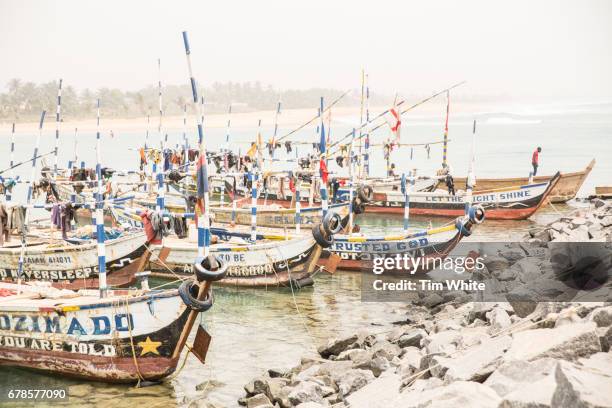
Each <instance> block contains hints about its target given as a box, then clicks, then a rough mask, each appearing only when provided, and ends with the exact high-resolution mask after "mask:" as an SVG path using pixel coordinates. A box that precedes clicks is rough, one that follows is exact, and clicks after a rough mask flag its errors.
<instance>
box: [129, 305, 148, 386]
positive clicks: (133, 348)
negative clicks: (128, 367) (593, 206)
mask: <svg viewBox="0 0 612 408" xmlns="http://www.w3.org/2000/svg"><path fill="white" fill-rule="evenodd" d="M129 307H130V306H129V302H128V297H127V296H126V297H125V312H126V314H127V316H128V319H127V321H128V332H129V334H130V346H131V348H132V359H133V360H134V366H135V367H136V373H137V374H138V382H137V383H136V387H135V388H140V382H141V381H145V379H144V377H143V376H142V374H141V373H140V366H139V365H138V359H137V358H136V348H135V347H134V336H133V335H132V323H131V320H130V309H129Z"/></svg>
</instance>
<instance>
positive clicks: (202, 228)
mask: <svg viewBox="0 0 612 408" xmlns="http://www.w3.org/2000/svg"><path fill="white" fill-rule="evenodd" d="M183 44H184V45H185V55H186V57H187V69H188V73H189V82H190V83H191V94H192V95H193V99H192V103H193V108H194V111H195V112H197V111H198V89H197V85H196V80H195V78H194V76H193V70H192V68H191V50H190V48H189V39H188V38H187V31H183ZM202 112H203V111H202ZM196 117H197V121H198V144H199V149H200V155H199V157H198V164H197V169H196V173H197V186H198V193H197V194H198V201H197V207H198V208H199V210H200V216H199V217H197V223H198V260H199V261H201V260H202V259H203V258H204V257H207V256H208V254H209V252H210V248H209V246H210V220H209V218H208V214H209V202H208V195H209V190H208V168H207V160H206V144H205V142H204V130H203V128H202V126H203V125H202V122H203V119H202V115H197V113H196ZM204 286H208V285H204ZM202 290H203V289H202V288H200V292H202ZM204 293H206V292H204Z"/></svg>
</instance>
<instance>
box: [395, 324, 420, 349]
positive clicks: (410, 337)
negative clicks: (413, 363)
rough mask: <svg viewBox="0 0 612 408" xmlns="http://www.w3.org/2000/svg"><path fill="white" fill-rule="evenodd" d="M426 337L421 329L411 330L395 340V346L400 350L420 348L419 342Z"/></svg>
mask: <svg viewBox="0 0 612 408" xmlns="http://www.w3.org/2000/svg"><path fill="white" fill-rule="evenodd" d="M425 337H427V332H426V331H425V330H423V329H412V330H410V331H408V332H406V333H404V334H403V335H402V336H400V338H399V339H398V340H397V345H398V346H400V347H401V348H404V347H420V346H421V340H423V338H425Z"/></svg>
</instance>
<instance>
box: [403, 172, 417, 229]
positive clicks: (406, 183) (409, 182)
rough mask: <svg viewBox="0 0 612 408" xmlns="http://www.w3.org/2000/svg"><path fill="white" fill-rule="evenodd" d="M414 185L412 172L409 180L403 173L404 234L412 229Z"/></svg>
mask: <svg viewBox="0 0 612 408" xmlns="http://www.w3.org/2000/svg"><path fill="white" fill-rule="evenodd" d="M413 185H414V176H413V174H412V171H410V172H408V179H406V174H405V173H402V193H404V233H405V234H407V233H408V228H409V227H410V193H411V191H412V187H413Z"/></svg>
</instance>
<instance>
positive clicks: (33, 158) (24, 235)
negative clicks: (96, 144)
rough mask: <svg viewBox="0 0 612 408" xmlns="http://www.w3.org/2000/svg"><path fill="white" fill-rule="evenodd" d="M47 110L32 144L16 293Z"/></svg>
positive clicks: (21, 272)
mask: <svg viewBox="0 0 612 408" xmlns="http://www.w3.org/2000/svg"><path fill="white" fill-rule="evenodd" d="M46 113H47V111H44V110H43V111H42V114H41V115H40V123H39V124H38V135H37V136H36V144H35V145H34V154H33V155H32V172H31V173H30V180H29V183H28V195H27V196H26V209H25V217H24V221H23V230H22V234H21V252H20V254H19V266H18V268H17V285H18V286H17V294H19V293H20V292H21V275H22V274H23V259H24V255H25V248H26V239H27V235H28V223H29V222H30V211H28V210H29V208H28V206H29V205H30V202H31V201H32V183H34V177H36V159H37V158H38V149H39V148H40V139H41V138H42V130H43V124H44V122H45V114H46Z"/></svg>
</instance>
